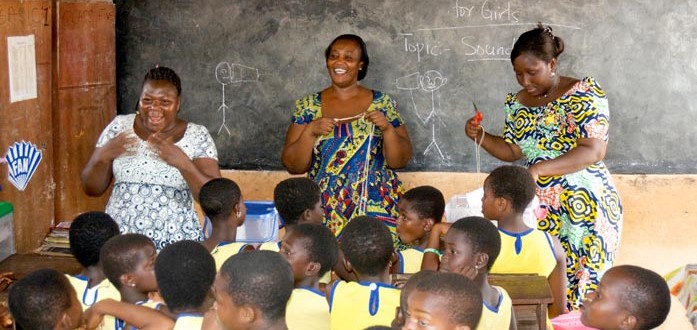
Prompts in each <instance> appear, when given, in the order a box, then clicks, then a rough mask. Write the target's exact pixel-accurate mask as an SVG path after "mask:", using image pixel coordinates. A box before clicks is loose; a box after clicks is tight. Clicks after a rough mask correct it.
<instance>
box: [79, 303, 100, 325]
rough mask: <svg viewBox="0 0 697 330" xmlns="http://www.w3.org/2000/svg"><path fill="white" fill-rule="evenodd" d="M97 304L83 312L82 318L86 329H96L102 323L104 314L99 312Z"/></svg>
mask: <svg viewBox="0 0 697 330" xmlns="http://www.w3.org/2000/svg"><path fill="white" fill-rule="evenodd" d="M99 306H100V305H99V302H97V303H96V304H94V305H92V307H90V308H88V309H86V310H85V313H84V314H83V317H84V319H85V322H86V326H85V328H86V329H97V328H98V327H99V325H101V324H102V322H103V321H104V314H103V313H101V312H100V311H99Z"/></svg>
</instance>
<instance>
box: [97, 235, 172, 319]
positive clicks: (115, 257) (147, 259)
mask: <svg viewBox="0 0 697 330" xmlns="http://www.w3.org/2000/svg"><path fill="white" fill-rule="evenodd" d="M156 256H157V252H156V251H155V243H153V242H152V240H150V238H148V237H147V236H145V235H142V234H135V233H130V234H123V235H118V236H115V237H112V238H111V239H110V240H108V241H107V242H106V243H105V244H104V246H103V247H102V251H101V253H100V255H99V259H100V260H101V261H102V267H103V268H104V275H106V277H107V278H108V279H109V281H110V282H111V284H112V285H114V287H116V288H117V289H118V290H119V293H120V294H121V301H122V302H125V303H129V304H134V305H141V306H146V307H150V308H153V309H156V310H159V309H160V307H161V305H162V304H161V303H160V302H158V301H154V300H151V299H150V298H149V297H148V295H149V294H150V293H152V292H155V291H157V280H156V279H155V257H156ZM115 322H116V326H115V328H116V329H130V327H129V325H128V324H126V323H125V322H124V321H123V320H119V319H117V320H115Z"/></svg>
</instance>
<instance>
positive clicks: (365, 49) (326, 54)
mask: <svg viewBox="0 0 697 330" xmlns="http://www.w3.org/2000/svg"><path fill="white" fill-rule="evenodd" d="M339 40H351V41H354V42H356V43H357V44H358V46H359V47H361V62H363V66H362V67H361V69H362V70H360V71H358V81H361V80H363V78H365V76H366V75H367V74H368V65H369V64H370V56H368V47H367V46H366V45H365V41H363V38H361V37H359V36H357V35H355V34H342V35H340V36H338V37H336V38H334V40H332V42H331V43H330V44H329V46H327V49H326V50H325V51H324V60H325V61H326V60H329V53H331V51H332V46H334V44H335V43H336V42H337V41H339Z"/></svg>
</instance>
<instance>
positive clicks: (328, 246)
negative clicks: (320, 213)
mask: <svg viewBox="0 0 697 330" xmlns="http://www.w3.org/2000/svg"><path fill="white" fill-rule="evenodd" d="M291 232H292V233H293V234H294V235H296V237H297V238H304V241H303V247H304V248H305V250H307V255H308V257H309V258H310V262H317V263H319V264H320V269H319V276H322V275H324V274H325V273H326V272H328V271H329V270H331V269H332V267H334V264H335V263H336V261H337V259H338V258H339V245H338V244H337V242H336V237H335V236H334V234H333V233H332V231H331V230H329V228H327V227H325V226H322V225H319V224H313V223H302V224H299V225H296V226H293V229H291Z"/></svg>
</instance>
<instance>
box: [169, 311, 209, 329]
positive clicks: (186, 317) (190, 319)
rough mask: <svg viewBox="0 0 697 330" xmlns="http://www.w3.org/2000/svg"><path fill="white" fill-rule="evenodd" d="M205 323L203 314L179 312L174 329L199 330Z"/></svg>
mask: <svg viewBox="0 0 697 330" xmlns="http://www.w3.org/2000/svg"><path fill="white" fill-rule="evenodd" d="M201 325H203V315H201V314H179V316H177V322H175V323H174V329H172V330H198V329H201Z"/></svg>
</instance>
